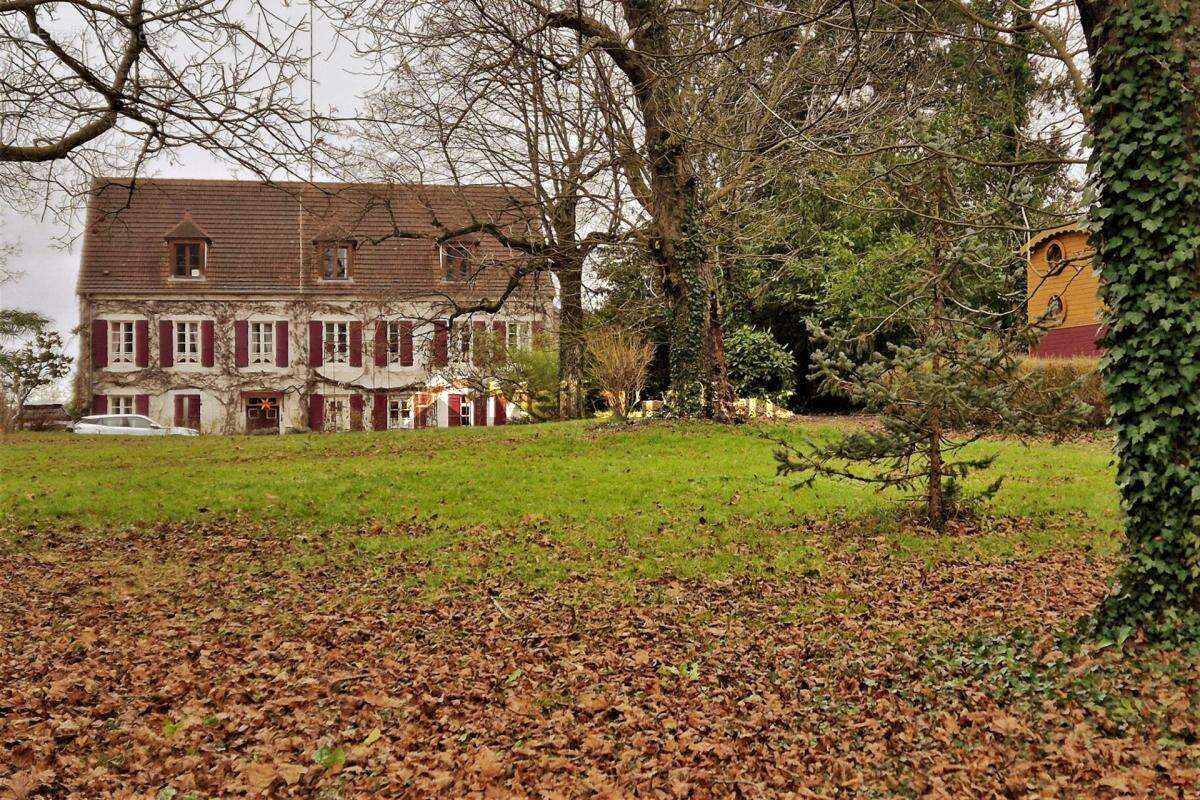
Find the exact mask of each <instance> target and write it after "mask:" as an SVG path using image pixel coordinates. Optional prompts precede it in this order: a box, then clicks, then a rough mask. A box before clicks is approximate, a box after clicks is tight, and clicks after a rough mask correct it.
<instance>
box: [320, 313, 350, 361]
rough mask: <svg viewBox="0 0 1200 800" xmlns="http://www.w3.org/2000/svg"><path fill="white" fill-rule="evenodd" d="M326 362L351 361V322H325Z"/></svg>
mask: <svg viewBox="0 0 1200 800" xmlns="http://www.w3.org/2000/svg"><path fill="white" fill-rule="evenodd" d="M324 345H325V363H326V364H348V363H349V362H350V323H349V322H326V323H325V339H324Z"/></svg>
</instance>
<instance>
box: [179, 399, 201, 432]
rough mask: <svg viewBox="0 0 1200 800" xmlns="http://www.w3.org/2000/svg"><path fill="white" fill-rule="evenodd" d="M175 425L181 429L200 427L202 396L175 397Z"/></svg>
mask: <svg viewBox="0 0 1200 800" xmlns="http://www.w3.org/2000/svg"><path fill="white" fill-rule="evenodd" d="M175 424H176V425H178V426H179V427H181V428H199V427H200V395H198V394H177V395H175Z"/></svg>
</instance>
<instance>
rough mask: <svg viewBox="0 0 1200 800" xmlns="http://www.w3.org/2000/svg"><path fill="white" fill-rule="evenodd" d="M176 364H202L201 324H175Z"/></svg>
mask: <svg viewBox="0 0 1200 800" xmlns="http://www.w3.org/2000/svg"><path fill="white" fill-rule="evenodd" d="M175 363H176V364H199V363H200V323H199V322H176V323H175Z"/></svg>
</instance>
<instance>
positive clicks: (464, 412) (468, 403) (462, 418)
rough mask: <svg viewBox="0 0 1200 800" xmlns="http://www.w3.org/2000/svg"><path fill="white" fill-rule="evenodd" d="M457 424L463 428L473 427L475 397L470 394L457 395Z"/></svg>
mask: <svg viewBox="0 0 1200 800" xmlns="http://www.w3.org/2000/svg"><path fill="white" fill-rule="evenodd" d="M458 424H459V425H461V426H462V427H464V428H474V427H475V399H474V398H473V397H471V395H467V394H463V395H459V397H458Z"/></svg>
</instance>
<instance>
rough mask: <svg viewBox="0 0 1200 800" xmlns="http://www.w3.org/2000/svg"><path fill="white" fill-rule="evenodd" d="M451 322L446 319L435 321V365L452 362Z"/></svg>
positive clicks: (440, 365)
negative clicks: (450, 351)
mask: <svg viewBox="0 0 1200 800" xmlns="http://www.w3.org/2000/svg"><path fill="white" fill-rule="evenodd" d="M449 350H450V323H448V322H447V321H446V320H444V319H439V320H435V321H434V323H433V366H435V367H444V366H446V365H447V364H449V363H450V353H449Z"/></svg>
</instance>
